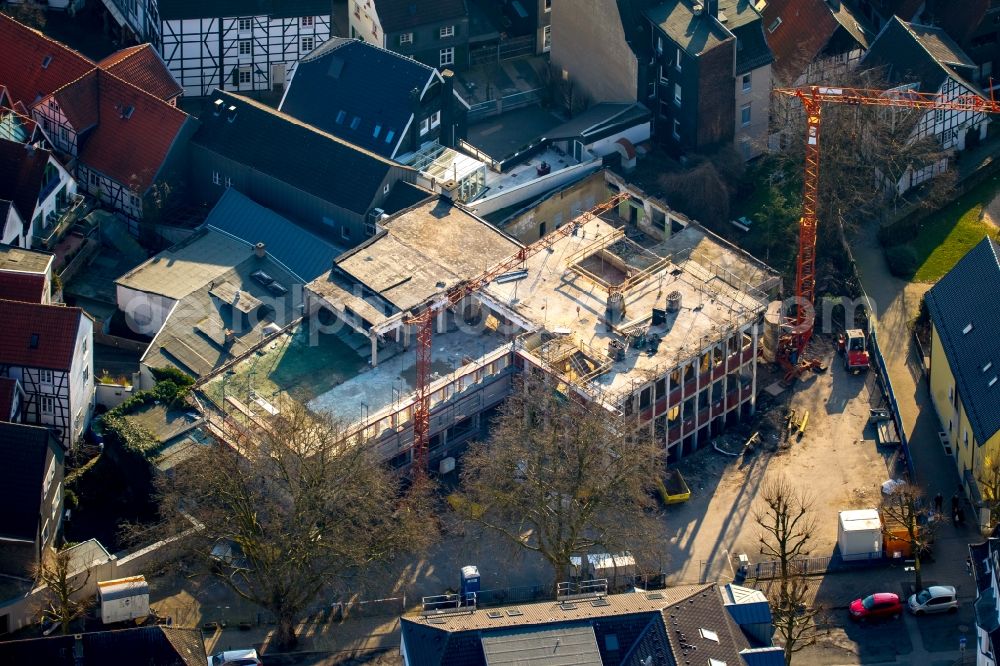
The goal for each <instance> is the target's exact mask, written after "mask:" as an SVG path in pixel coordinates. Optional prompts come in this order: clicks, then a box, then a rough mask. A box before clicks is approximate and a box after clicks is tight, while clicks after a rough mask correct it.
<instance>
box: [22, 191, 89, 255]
mask: <svg viewBox="0 0 1000 666" xmlns="http://www.w3.org/2000/svg"><path fill="white" fill-rule="evenodd" d="M90 208H91V207H90V205H89V204H88V203H87V199H86V197H84V196H83V195H80V194H77V195H75V196H74V197H73V199H72V201H71V202H70V203H69V204H68V205H67V206H66V207H64V208H62V209H60V210H58V211H52V212H51V213H49V215H47V216H46V218H45V221H44V222H43V225H44V226H43V227H42V228H41V229H35V231H34V235H33V238H34V243H35V245H36V246H37V245H41V246H43V247H44V248H45V249H46V250H51V249H52V248H53V247H55V245H56V243H58V242H59V241H60V240H62V237H63V235H64V234H65V233H66V231H67V230H68V229H69V228H70V227H71V226H73V225H74V224H76V223H77V222H79V221H80V220H81V219H83V218H84V217H85V216H86V215H87V213H89V212H90ZM50 224H51V226H50Z"/></svg>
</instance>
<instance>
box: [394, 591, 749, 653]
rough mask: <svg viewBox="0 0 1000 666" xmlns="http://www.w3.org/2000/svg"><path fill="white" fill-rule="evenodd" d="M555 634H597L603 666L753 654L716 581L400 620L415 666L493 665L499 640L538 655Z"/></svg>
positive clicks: (406, 617)
mask: <svg viewBox="0 0 1000 666" xmlns="http://www.w3.org/2000/svg"><path fill="white" fill-rule="evenodd" d="M581 629H582V630H584V631H581ZM703 629H704V630H707V631H708V632H710V633H703V632H702V630H703ZM557 630H570V631H572V632H574V635H575V636H580V637H582V636H584V635H585V633H584V632H585V631H587V630H589V631H591V632H593V634H594V636H595V637H596V640H597V649H598V651H599V653H600V655H599V656H600V662H598V663H602V664H622V665H623V666H639V665H640V664H642V663H643V660H644V659H646V658H647V657H651V658H652V659H651V661H650V662H649V663H652V664H655V665H657V666H675V665H676V664H684V663H692V664H693V663H700V664H708V663H709V662H708V660H709V658H711V659H716V660H719V661H723V662H725V663H726V664H729V665H730V666H738V665H739V664H743V661H742V658H741V653H742V652H745V651H747V650H749V649H750V644H749V642H748V641H747V639H746V637H745V636H744V635H743V633H742V631H741V630H740V629H739V627H738V626H737V625H736V623H735V622H734V621H733V620H732V618H730V617H729V615H728V613H726V612H725V611H724V610H723V606H722V597H721V596H720V594H719V591H718V589H717V588H716V586H715V585H714V584H709V585H685V586H680V587H674V588H667V589H665V590H660V591H657V592H654V593H646V592H631V593H624V594H612V595H609V596H607V597H605V599H604V601H603V602H601V603H600V604H594V603H591V601H590V600H586V599H581V600H576V601H574V602H573V603H572V604H570V605H568V606H561V605H560V604H558V603H556V602H554V601H544V602H539V603H533V604H522V605H520V606H517V607H504V608H496V609H493V608H490V609H478V610H476V611H474V612H472V613H458V614H454V615H431V616H428V617H422V616H404V617H403V618H402V634H403V640H404V642H405V646H406V650H407V659H408V663H409V664H411V666H439V665H443V664H462V665H463V666H480V665H483V666H485V665H486V664H487V663H489V664H492V663H493V660H492V659H490V658H489V657H490V656H491V654H492V651H493V648H494V647H495V644H496V643H498V642H500V643H504V641H496V640H494V637H510V636H514V637H524V641H523V642H522V647H525V648H530V649H531V650H533V649H534V648H536V647H538V643H539V642H542V643H544V642H545V641H547V640H549V638H550V636H549V635H548V634H547V633H546V632H552V631H557ZM711 632H714V635H713V633H711ZM612 637H613V638H612ZM715 638H717V639H718V640H715ZM506 644H507V645H510V643H509V642H507V643H506ZM592 658H593V657H592V653H590V652H588V653H586V659H592ZM583 659H584V657H581V661H583ZM504 663H506V662H504ZM541 663H550V662H548V661H544V662H541ZM551 663H556V664H558V663H563V662H562V661H558V660H557V661H553V662H551ZM583 663H591V661H584V662H583Z"/></svg>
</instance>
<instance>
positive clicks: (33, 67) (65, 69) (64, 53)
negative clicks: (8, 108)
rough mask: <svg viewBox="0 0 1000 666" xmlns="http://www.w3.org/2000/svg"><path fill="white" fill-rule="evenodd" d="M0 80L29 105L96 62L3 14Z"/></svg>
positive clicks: (84, 72)
mask: <svg viewBox="0 0 1000 666" xmlns="http://www.w3.org/2000/svg"><path fill="white" fill-rule="evenodd" d="M0 44H3V58H0V83H2V84H3V85H4V86H6V87H7V90H8V91H9V92H10V96H11V98H12V99H13V100H14V101H15V102H17V101H21V102H24V103H25V104H27V105H29V106H30V105H31V104H33V103H34V102H35V101H36V100H37V99H38V98H40V97H43V96H45V95H48V94H49V93H51V92H52V91H53V90H55V89H56V88H60V87H62V86H63V85H65V84H66V83H68V82H70V81H74V80H76V79H78V78H80V77H81V76H83V75H84V74H86V73H87V72H88V71H89V70H90V69H92V68H93V66H94V63H93V62H91V61H90V60H89V59H88V58H86V57H85V56H83V55H81V54H79V53H77V52H76V51H74V50H73V49H71V48H69V47H68V46H66V45H64V44H60V43H59V42H57V41H55V40H53V39H49V38H48V37H46V36H45V35H43V34H42V33H41V32H39V31H37V30H33V29H32V28H29V27H28V26H26V25H24V24H22V23H18V22H17V21H15V20H14V19H12V18H10V17H9V16H6V15H3V14H0Z"/></svg>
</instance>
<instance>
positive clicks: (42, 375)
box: [38, 370, 52, 384]
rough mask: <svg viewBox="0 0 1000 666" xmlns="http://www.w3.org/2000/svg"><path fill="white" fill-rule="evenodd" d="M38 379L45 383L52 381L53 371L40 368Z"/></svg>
mask: <svg viewBox="0 0 1000 666" xmlns="http://www.w3.org/2000/svg"><path fill="white" fill-rule="evenodd" d="M38 381H40V382H41V383H43V384H51V383H52V371H51V370H40V371H39V372H38Z"/></svg>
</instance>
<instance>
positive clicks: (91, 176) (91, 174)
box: [90, 171, 97, 187]
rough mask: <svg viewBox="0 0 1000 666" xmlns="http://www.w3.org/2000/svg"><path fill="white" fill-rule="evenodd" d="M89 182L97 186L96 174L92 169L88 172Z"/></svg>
mask: <svg viewBox="0 0 1000 666" xmlns="http://www.w3.org/2000/svg"><path fill="white" fill-rule="evenodd" d="M90 184H91V185H93V186H94V187H97V174H96V173H94V172H93V171H91V172H90Z"/></svg>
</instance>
